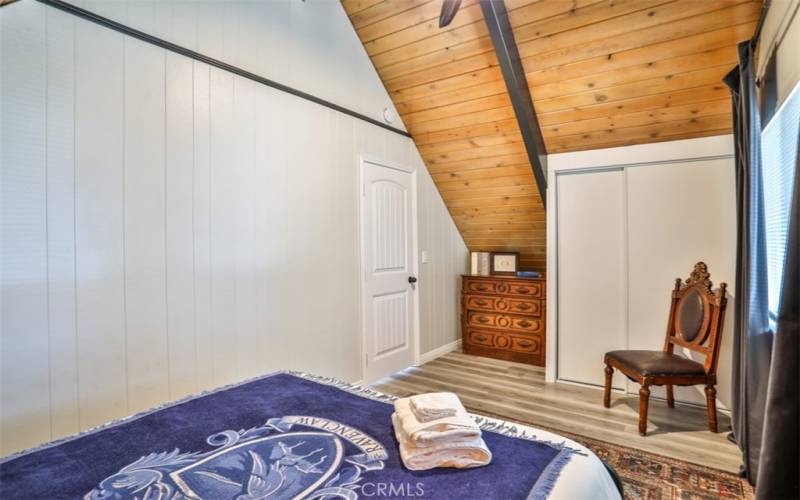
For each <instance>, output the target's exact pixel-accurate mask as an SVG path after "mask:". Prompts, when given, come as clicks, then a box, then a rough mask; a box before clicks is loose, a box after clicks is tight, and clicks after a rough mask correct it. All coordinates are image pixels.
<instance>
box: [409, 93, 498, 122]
mask: <svg viewBox="0 0 800 500" xmlns="http://www.w3.org/2000/svg"><path fill="white" fill-rule="evenodd" d="M426 101H428V100H427V99H420V100H415V101H409V102H405V103H400V104H399V105H398V106H397V111H398V112H400V113H403V116H404V117H407V119H408V121H407V123H408V124H410V125H411V124H413V125H416V124H419V123H424V122H426V121H431V120H438V119H442V118H447V117H449V116H459V115H464V114H467V113H475V112H478V111H487V110H489V109H497V108H504V107H508V106H511V100H510V99H509V97H508V95H507V94H505V93H502V94H496V95H492V96H488V97H481V98H478V99H471V100H468V101H466V102H461V103H458V105H451V104H450V103H448V102H441V101H439V102H436V101H432V102H426ZM401 109H402V111H401ZM405 122H406V120H404V123H405Z"/></svg>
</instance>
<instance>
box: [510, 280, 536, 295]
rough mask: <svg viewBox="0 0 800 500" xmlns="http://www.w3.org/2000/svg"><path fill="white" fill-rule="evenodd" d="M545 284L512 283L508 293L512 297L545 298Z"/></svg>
mask: <svg viewBox="0 0 800 500" xmlns="http://www.w3.org/2000/svg"><path fill="white" fill-rule="evenodd" d="M542 286H543V283H541V282H538V281H536V282H533V283H510V284H509V285H508V293H509V294H511V295H527V296H529V297H544V293H543V288H542Z"/></svg>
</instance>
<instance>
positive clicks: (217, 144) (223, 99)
mask: <svg viewBox="0 0 800 500" xmlns="http://www.w3.org/2000/svg"><path fill="white" fill-rule="evenodd" d="M210 71H211V79H210V81H211V84H210V87H209V92H210V96H211V108H210V117H211V118H210V125H211V138H210V140H211V165H210V181H211V196H210V203H211V226H210V231H211V235H210V238H211V255H210V257H211V338H212V341H211V345H212V354H213V361H212V367H211V369H212V373H213V377H214V384H215V385H221V384H224V383H225V382H226V381H229V380H235V379H236V374H237V371H238V369H237V366H236V362H235V361H236V350H237V349H241V348H242V346H240V345H238V344H237V342H236V281H235V280H236V242H235V239H234V238H235V237H236V227H235V222H234V221H235V219H234V218H235V217H236V211H235V208H236V195H237V193H236V191H235V187H236V186H235V178H236V177H235V175H236V174H235V171H234V168H233V167H232V165H233V161H234V133H233V127H234V124H235V121H234V109H233V78H234V77H233V76H232V75H231V74H229V73H226V72H224V71H221V70H219V69H216V68H211V69H210Z"/></svg>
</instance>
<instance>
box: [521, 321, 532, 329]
mask: <svg viewBox="0 0 800 500" xmlns="http://www.w3.org/2000/svg"><path fill="white" fill-rule="evenodd" d="M532 324H533V323H530V322H528V321H525V320H522V321H520V322H519V326H521V327H522V328H528V327H529V326H531V325H532Z"/></svg>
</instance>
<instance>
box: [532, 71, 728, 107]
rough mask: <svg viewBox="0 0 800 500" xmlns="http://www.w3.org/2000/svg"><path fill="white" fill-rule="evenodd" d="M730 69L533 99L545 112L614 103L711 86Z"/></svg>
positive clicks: (670, 76)
mask: <svg viewBox="0 0 800 500" xmlns="http://www.w3.org/2000/svg"><path fill="white" fill-rule="evenodd" d="M730 70H731V66H730V65H728V64H725V65H722V66H714V67H712V68H706V69H702V70H698V71H690V72H687V73H680V74H677V75H667V76H665V77H658V78H651V79H649V80H642V81H634V82H624V83H620V84H619V85H617V86H614V87H608V88H605V89H600V90H590V91H587V92H581V93H577V94H569V95H564V96H559V97H553V98H550V99H542V100H536V101H535V102H536V109H537V111H538V110H541V113H548V112H551V111H558V110H561V109H569V108H577V107H580V106H589V105H592V104H601V103H606V102H607V103H614V102H616V101H624V100H626V99H632V98H635V97H644V96H648V95H653V94H664V93H668V92H675V91H679V90H684V89H687V88H693V87H701V86H704V85H713V84H714V83H717V82H720V81H721V80H722V77H724V76H725V75H726V74H727V73H728V72H729V71H730ZM629 109H630V108H629Z"/></svg>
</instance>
